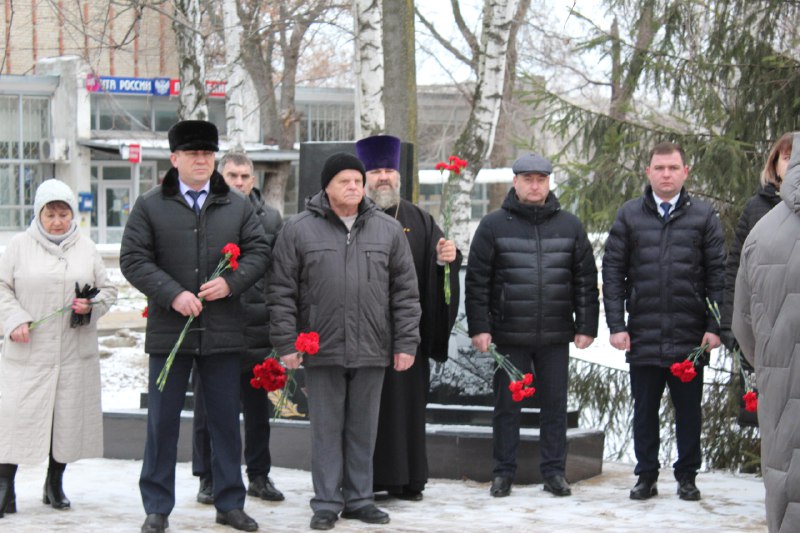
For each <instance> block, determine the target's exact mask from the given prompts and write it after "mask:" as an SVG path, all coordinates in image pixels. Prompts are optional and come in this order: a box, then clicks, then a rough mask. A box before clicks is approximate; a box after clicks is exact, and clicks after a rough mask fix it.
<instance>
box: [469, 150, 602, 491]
mask: <svg viewBox="0 0 800 533" xmlns="http://www.w3.org/2000/svg"><path fill="white" fill-rule="evenodd" d="M512 170H513V172H514V186H513V188H512V189H511V190H510V191H509V192H508V195H507V196H506V199H505V201H504V202H503V206H502V208H501V209H498V210H497V211H494V212H492V213H490V214H488V215H486V216H485V217H484V218H483V220H481V223H480V225H479V226H478V230H477V231H476V232H475V237H474V238H473V240H472V246H471V248H470V252H469V260H468V261H467V277H466V309H467V321H468V324H469V334H470V336H472V344H473V345H474V346H475V348H477V349H478V350H479V351H481V352H486V351H488V350H489V345H490V344H492V343H494V344H495V345H496V346H497V350H498V351H499V352H500V353H502V354H504V355H507V356H508V357H509V358H510V360H511V362H512V363H513V364H514V365H515V366H516V367H517V368H518V369H519V370H521V371H523V372H527V371H528V369H530V368H531V366H533V372H534V375H535V378H534V386H535V387H536V395H537V396H538V398H539V405H540V406H541V433H540V434H541V463H540V465H539V468H540V471H541V473H542V478H543V480H544V489H545V490H546V491H548V492H551V493H552V494H554V495H556V496H569V495H570V494H571V493H572V492H571V489H570V486H569V483H568V482H567V480H566V478H565V461H566V453H567V448H566V446H567V442H566V441H567V384H568V378H569V376H568V367H569V343H570V342H575V346H577V347H578V348H580V349H584V348H587V347H588V346H589V345H590V344H591V343H592V342H593V341H594V338H595V337H596V336H597V320H598V312H599V303H598V292H599V291H598V288H597V267H596V266H595V260H594V254H593V252H592V246H591V244H590V243H589V239H588V237H587V236H586V232H585V231H584V229H583V225H582V224H581V222H580V221H579V220H578V219H577V218H576V217H575V216H574V215H572V214H570V213H567V212H565V211H562V210H561V207H560V205H559V203H558V199H557V198H556V196H555V194H553V193H552V192H551V191H550V174H551V173H552V171H553V167H552V165H551V164H550V162H549V161H548V160H547V159H545V158H544V157H541V156H539V155H534V154H530V155H526V156H523V157H521V158H519V159H517V160H516V161H515V162H514V165H513V167H512ZM493 385H494V397H495V406H494V416H493V419H492V432H493V446H494V459H495V467H494V472H493V478H494V479H493V481H492V486H491V489H490V491H489V492H490V494H491V495H492V496H494V497H502V496H508V494H509V493H510V491H511V484H512V481H513V478H514V474H515V472H516V468H517V464H516V456H517V447H518V445H519V426H520V411H521V406H520V404H519V403H518V402H514V401H513V400H512V397H511V391H509V388H508V386H509V378H508V376H507V375H506V373H505V372H503V371H501V370H498V371H497V372H495V374H494V382H493Z"/></svg>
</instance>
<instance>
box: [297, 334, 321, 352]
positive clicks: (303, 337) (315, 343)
mask: <svg viewBox="0 0 800 533" xmlns="http://www.w3.org/2000/svg"><path fill="white" fill-rule="evenodd" d="M294 347H295V349H296V350H297V351H298V352H303V353H305V354H308V355H314V354H316V353H317V352H318V351H319V333H317V332H315V331H312V332H310V333H300V334H299V335H298V336H297V339H296V340H295V341H294Z"/></svg>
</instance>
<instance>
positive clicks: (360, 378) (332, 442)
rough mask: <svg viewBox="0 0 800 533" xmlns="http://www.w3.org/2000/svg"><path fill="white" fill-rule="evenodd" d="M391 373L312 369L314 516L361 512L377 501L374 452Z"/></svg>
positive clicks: (369, 369)
mask: <svg viewBox="0 0 800 533" xmlns="http://www.w3.org/2000/svg"><path fill="white" fill-rule="evenodd" d="M385 370H386V369H385V368H383V367H367V368H344V367H342V366H330V367H328V366H324V367H311V368H307V369H306V387H307V391H308V412H309V416H310V418H311V479H312V481H313V483H314V497H313V498H312V499H311V509H313V510H314V512H317V511H333V512H335V513H339V512H340V511H342V510H347V511H355V510H357V509H360V508H362V507H365V506H367V505H370V504H372V503H374V495H373V491H372V453H373V451H374V450H375V439H376V437H377V433H378V410H379V408H380V403H381V388H382V387H383V374H384V372H385Z"/></svg>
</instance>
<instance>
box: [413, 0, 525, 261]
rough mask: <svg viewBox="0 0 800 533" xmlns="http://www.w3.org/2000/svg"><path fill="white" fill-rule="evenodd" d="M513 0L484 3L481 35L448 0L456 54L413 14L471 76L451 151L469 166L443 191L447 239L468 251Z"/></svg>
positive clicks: (492, 131)
mask: <svg viewBox="0 0 800 533" xmlns="http://www.w3.org/2000/svg"><path fill="white" fill-rule="evenodd" d="M518 5H519V0H485V1H484V4H483V11H482V15H481V20H482V23H481V34H480V37H477V36H475V35H474V34H473V33H472V32H471V31H470V30H469V28H468V26H467V24H466V22H465V20H464V18H463V16H462V15H461V10H460V7H459V4H458V2H457V1H455V0H453V1H452V2H451V6H452V8H453V16H454V20H455V21H456V24H457V25H458V28H459V30H460V31H461V34H462V36H463V37H464V39H465V40H466V42H467V44H468V47H469V55H465V54H462V53H461V52H460V51H459V50H458V49H457V48H456V47H455V46H453V45H451V44H450V43H449V42H448V40H447V39H445V38H443V37H442V36H440V35H439V34H438V32H437V31H436V28H435V26H434V25H433V24H432V23H431V22H429V21H428V20H427V19H425V18H424V17H423V16H422V15H421V14H420V13H419V11H417V16H418V17H419V18H420V20H421V21H422V23H423V24H424V25H425V26H426V27H427V28H428V30H429V31H431V33H432V34H433V35H434V36H435V37H437V39H438V40H439V41H440V43H442V45H443V46H445V48H447V49H448V50H449V51H450V52H452V53H453V54H454V55H455V56H456V57H457V58H460V59H461V60H462V61H465V62H466V63H468V64H469V65H470V66H471V67H472V69H473V71H474V72H475V75H476V78H477V79H476V81H475V85H474V89H473V90H472V94H471V100H472V102H471V109H470V115H469V119H468V120H467V123H466V125H465V126H464V129H463V130H462V132H461V135H460V136H459V138H458V140H457V141H456V144H455V153H456V155H457V156H458V157H460V158H461V159H465V160H467V161H468V162H469V166H468V167H467V168H466V169H464V170H462V171H461V173H460V174H454V173H451V176H450V179H449V180H448V182H447V185H446V188H445V191H446V194H447V196H448V197H449V204H450V206H451V220H452V224H453V225H452V228H451V232H450V237H451V238H452V239H453V240H454V241H455V242H456V244H457V245H458V247H459V248H461V250H464V251H466V250H468V249H469V243H470V240H471V237H472V234H471V231H470V227H469V221H470V219H471V218H472V202H471V199H470V194H471V193H472V188H473V187H474V185H475V178H476V176H477V175H478V172H479V171H480V170H481V168H483V165H484V164H485V163H486V162H487V160H488V158H489V156H490V154H491V152H492V147H493V144H494V138H495V133H496V128H497V122H498V118H499V115H500V107H501V104H502V101H503V92H504V84H505V71H506V53H507V51H508V46H509V35H510V32H511V26H512V24H513V20H514V15H515V14H516V11H517V7H518Z"/></svg>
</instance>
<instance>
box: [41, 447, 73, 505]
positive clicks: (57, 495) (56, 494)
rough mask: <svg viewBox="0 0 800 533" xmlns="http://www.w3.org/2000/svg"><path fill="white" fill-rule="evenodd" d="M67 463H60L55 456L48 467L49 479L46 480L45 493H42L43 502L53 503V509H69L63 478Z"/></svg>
mask: <svg viewBox="0 0 800 533" xmlns="http://www.w3.org/2000/svg"><path fill="white" fill-rule="evenodd" d="M66 468H67V465H66V464H64V463H58V462H56V461H55V460H53V458H52V457H51V458H50V466H49V467H48V469H47V479H45V480H44V494H43V495H42V503H44V504H46V505H52V506H53V509H69V505H70V503H69V500H68V499H67V497H66V495H64V487H63V486H62V480H63V477H64V470H65V469H66Z"/></svg>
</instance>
